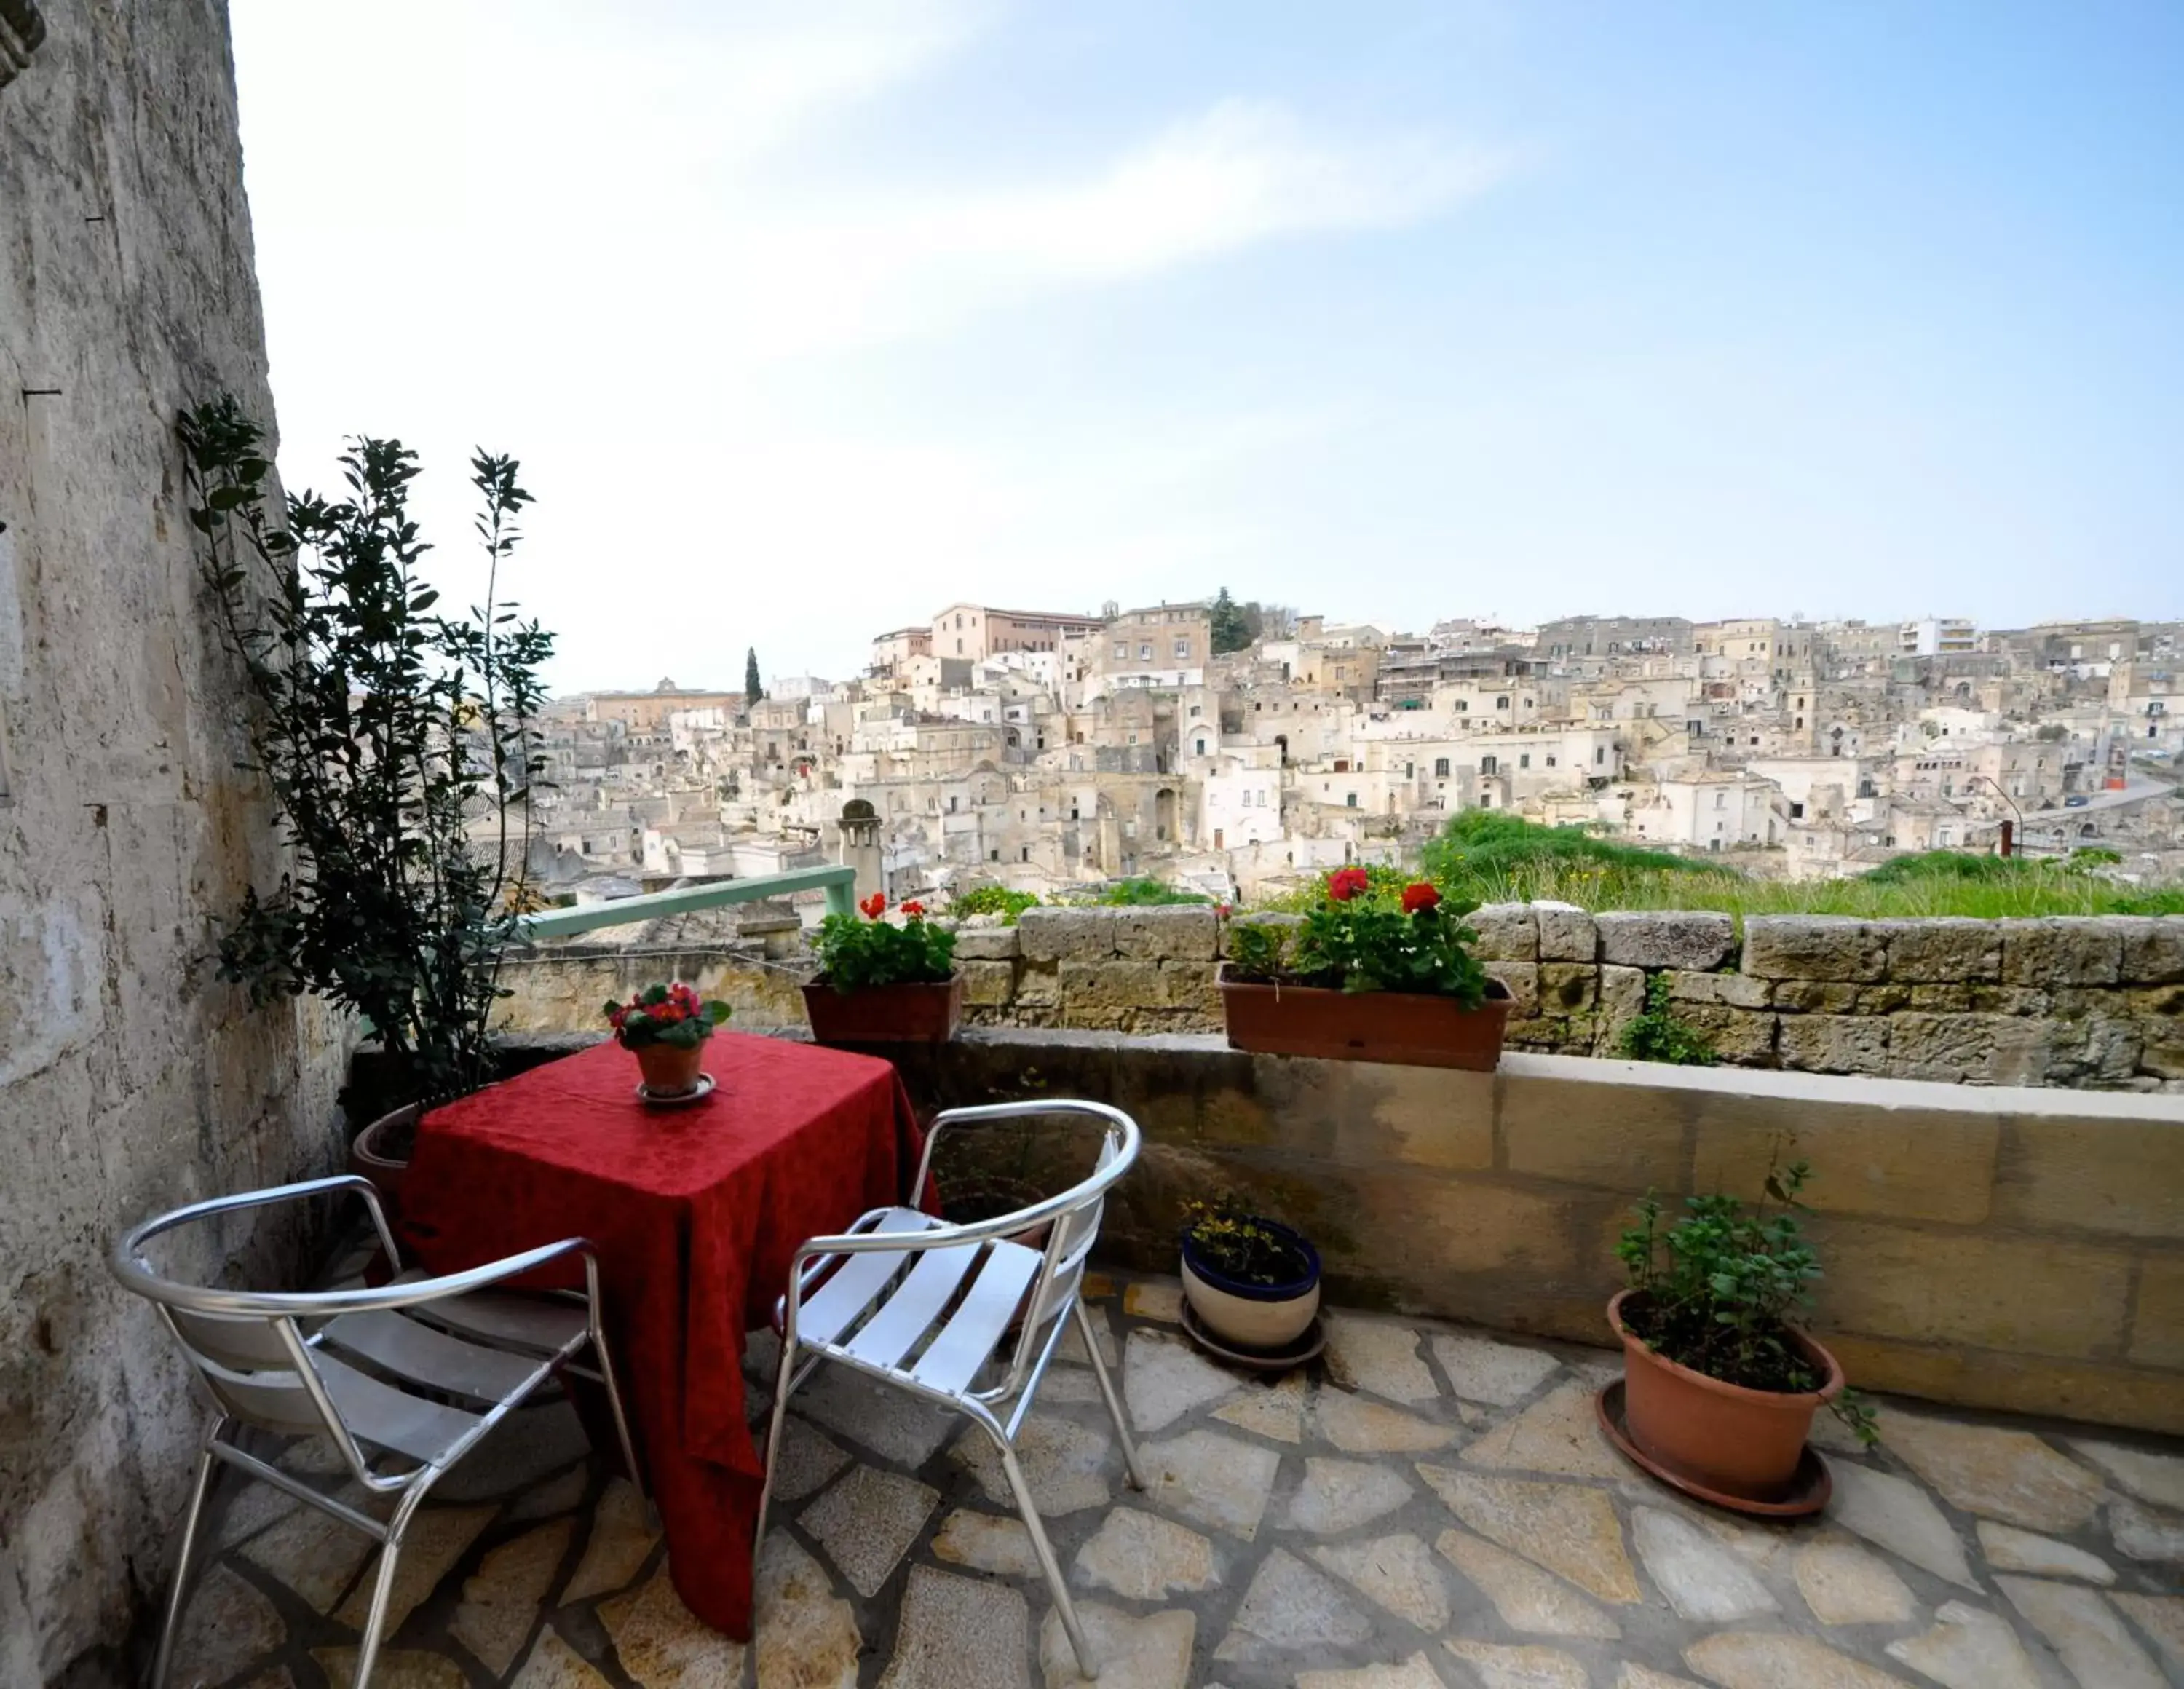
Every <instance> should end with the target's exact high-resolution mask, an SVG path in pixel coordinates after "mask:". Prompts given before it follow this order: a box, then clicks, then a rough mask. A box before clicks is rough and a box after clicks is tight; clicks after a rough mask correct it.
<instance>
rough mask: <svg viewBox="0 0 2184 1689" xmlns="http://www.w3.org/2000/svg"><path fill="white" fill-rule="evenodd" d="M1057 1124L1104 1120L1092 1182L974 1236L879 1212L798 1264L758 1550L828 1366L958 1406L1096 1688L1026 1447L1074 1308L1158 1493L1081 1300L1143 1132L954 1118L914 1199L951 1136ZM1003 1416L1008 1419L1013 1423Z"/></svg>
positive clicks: (939, 1128)
mask: <svg viewBox="0 0 2184 1689" xmlns="http://www.w3.org/2000/svg"><path fill="white" fill-rule="evenodd" d="M1049 1114H1073V1115H1089V1116H1090V1117H1092V1118H1095V1119H1098V1120H1101V1121H1104V1122H1106V1127H1107V1129H1106V1134H1105V1142H1104V1143H1103V1145H1102V1146H1101V1148H1100V1156H1099V1159H1098V1162H1096V1163H1095V1167H1094V1169H1093V1172H1092V1174H1091V1176H1090V1177H1089V1178H1088V1179H1085V1180H1084V1182H1083V1183H1082V1184H1080V1185H1076V1186H1075V1187H1073V1189H1071V1190H1065V1191H1063V1192H1062V1193H1061V1195H1060V1196H1050V1197H1048V1198H1047V1199H1046V1200H1045V1201H1041V1202H1035V1203H1034V1204H1033V1205H1032V1206H1031V1207H1028V1208H1024V1209H1022V1210H1020V1211H1019V1212H1016V1213H1013V1214H1004V1215H1002V1216H1000V1218H997V1219H991V1220H981V1221H979V1222H978V1224H975V1225H960V1226H959V1225H949V1224H945V1223H944V1222H942V1221H940V1220H938V1219H935V1218H933V1216H931V1215H929V1214H923V1213H920V1212H917V1211H916V1210H915V1209H912V1208H875V1209H873V1210H872V1212H870V1213H868V1214H866V1215H863V1216H862V1217H861V1218H859V1219H858V1221H857V1223H856V1224H855V1225H853V1226H852V1227H850V1230H849V1231H848V1232H847V1233H846V1234H845V1235H842V1236H839V1237H815V1238H813V1239H811V1240H809V1241H808V1242H806V1243H805V1244H804V1245H803V1246H802V1247H800V1248H799V1250H798V1251H796V1255H795V1258H794V1262H793V1263H791V1266H790V1269H789V1290H788V1295H787V1296H783V1298H782V1301H781V1304H780V1315H779V1322H778V1323H779V1324H780V1327H781V1338H782V1343H781V1363H780V1368H779V1372H778V1374H777V1377H776V1380H775V1383H774V1393H773V1419H772V1428H771V1430H770V1431H769V1433H768V1435H767V1439H766V1450H767V1458H766V1486H765V1488H764V1490H763V1491H761V1493H760V1498H759V1510H758V1534H757V1536H756V1538H755V1547H754V1552H756V1547H762V1546H763V1545H764V1543H765V1541H766V1510H767V1508H768V1507H769V1506H770V1505H771V1504H772V1499H773V1470H774V1461H773V1452H775V1451H777V1450H778V1449H779V1448H780V1447H781V1435H782V1423H783V1419H784V1418H785V1416H786V1415H787V1413H788V1398H789V1395H790V1393H791V1392H792V1391H794V1390H795V1388H796V1387H797V1386H798V1385H800V1384H802V1383H803V1382H804V1380H805V1379H807V1378H808V1377H810V1376H811V1373H812V1372H813V1371H814V1370H815V1369H816V1368H817V1367H818V1366H819V1364H820V1363H821V1362H822V1361H833V1362H836V1363H839V1364H840V1365H843V1366H846V1367H851V1368H855V1370H857V1371H858V1372H861V1373H862V1374H865V1375H866V1377H868V1378H872V1379H877V1380H880V1381H881V1382H883V1383H885V1384H890V1385H895V1386H896V1387H897V1388H899V1389H902V1390H906V1391H910V1392H911V1394H912V1395H914V1396H922V1397H923V1398H924V1399H925V1400H927V1401H928V1402H939V1403H940V1404H941V1405H942V1406H944V1407H953V1408H955V1409H956V1410H957V1411H958V1412H959V1413H963V1414H965V1415H967V1417H968V1418H969V1419H971V1420H972V1423H973V1424H977V1425H978V1428H979V1429H980V1430H983V1431H984V1432H985V1434H986V1435H988V1436H989V1437H991V1438H992V1439H993V1441H994V1444H995V1447H996V1448H997V1449H998V1450H999V1451H1000V1457H1001V1469H1002V1470H1003V1471H1004V1472H1005V1473H1006V1474H1008V1480H1009V1487H1010V1489H1011V1490H1012V1491H1014V1492H1015V1494H1016V1498H1017V1511H1018V1512H1019V1513H1022V1515H1023V1522H1024V1527H1025V1529H1026V1530H1028V1531H1029V1532H1030V1533H1031V1541H1032V1548H1033V1551H1034V1552H1035V1553H1036V1554H1037V1555H1038V1556H1039V1568H1040V1569H1041V1570H1042V1571H1044V1572H1045V1574H1046V1581H1047V1584H1048V1586H1049V1587H1050V1588H1051V1589H1052V1591H1054V1604H1055V1608H1056V1611H1057V1612H1058V1613H1060V1614H1061V1622H1062V1625H1063V1627H1064V1628H1065V1629H1066V1630H1067V1631H1068V1633H1069V1641H1070V1645H1071V1646H1072V1647H1073V1648H1074V1649H1075V1650H1076V1653H1077V1660H1078V1666H1079V1667H1080V1668H1081V1669H1082V1670H1083V1672H1084V1675H1085V1676H1087V1677H1095V1676H1097V1675H1099V1666H1098V1664H1097V1662H1096V1660H1095V1658H1094V1656H1093V1652H1092V1647H1091V1645H1090V1644H1089V1642H1087V1641H1086V1640H1085V1636H1084V1627H1083V1626H1082V1625H1079V1624H1078V1620H1077V1608H1076V1607H1075V1605H1074V1604H1073V1603H1072V1602H1071V1601H1070V1598H1069V1588H1068V1586H1067V1584H1066V1583H1065V1582H1064V1581H1063V1580H1062V1575H1061V1567H1060V1566H1059V1565H1058V1564H1056V1561H1055V1558H1054V1549H1053V1547H1052V1545H1051V1544H1050V1543H1049V1542H1048V1541H1047V1540H1046V1527H1045V1525H1043V1524H1042V1523H1041V1522H1040V1519H1039V1508H1037V1507H1036V1506H1035V1505H1034V1503H1033V1501H1032V1497H1031V1490H1030V1487H1029V1486H1028V1485H1027V1484H1026V1482H1025V1480H1024V1474H1023V1469H1022V1466H1021V1465H1020V1464H1018V1463H1017V1452H1016V1435H1017V1430H1018V1428H1019V1427H1020V1426H1021V1425H1022V1424H1023V1421H1024V1417H1025V1415H1026V1414H1028V1413H1029V1412H1030V1411H1031V1405H1032V1398H1033V1396H1034V1394H1035V1393H1036V1391H1038V1389H1039V1380H1040V1378H1041V1377H1042V1376H1044V1375H1045V1372H1046V1368H1047V1363H1048V1362H1049V1361H1050V1360H1051V1359H1052V1358H1053V1357H1054V1352H1055V1350H1056V1347H1058V1346H1060V1343H1061V1334H1062V1331H1063V1329H1064V1328H1065V1327H1066V1326H1067V1324H1068V1320H1069V1316H1070V1314H1071V1313H1072V1312H1074V1313H1075V1314H1076V1317H1077V1324H1078V1329H1079V1330H1080V1331H1081V1333H1082V1334H1083V1336H1084V1348H1085V1352H1086V1353H1087V1354H1088V1355H1089V1356H1090V1357H1091V1361H1092V1371H1093V1374H1094V1376H1095V1378H1097V1379H1098V1380H1099V1385H1100V1396H1101V1398H1102V1399H1103V1400H1105V1401H1106V1404H1107V1412H1108V1413H1109V1415H1110V1416H1111V1417H1112V1419H1114V1422H1115V1432H1116V1435H1117V1436H1119V1437H1120V1438H1121V1439H1122V1443H1123V1458H1124V1460H1125V1461H1126V1462H1127V1463H1128V1467H1129V1475H1130V1481H1131V1482H1132V1483H1133V1484H1134V1485H1135V1486H1137V1487H1138V1488H1139V1489H1140V1490H1142V1489H1144V1488H1145V1473H1144V1470H1143V1469H1142V1468H1141V1467H1140V1466H1139V1463H1138V1450H1137V1445H1136V1444H1135V1443H1134V1441H1132V1440H1131V1437H1130V1428H1129V1424H1128V1420H1127V1419H1125V1418H1124V1416H1123V1406H1122V1403H1121V1402H1120V1401H1119V1400H1118V1399H1117V1396H1116V1395H1115V1385H1114V1380H1112V1378H1110V1377H1109V1376H1108V1374H1107V1366H1106V1362H1105V1361H1103V1360H1102V1359H1101V1358H1100V1346H1099V1342H1098V1341H1097V1338H1096V1337H1095V1334H1094V1331H1093V1328H1092V1322H1091V1318H1090V1317H1089V1315H1088V1314H1087V1313H1085V1312H1084V1302H1083V1301H1082V1299H1081V1298H1080V1297H1079V1296H1078V1290H1079V1288H1080V1285H1081V1284H1082V1281H1083V1279H1084V1263H1085V1259H1086V1257H1089V1255H1090V1254H1091V1252H1092V1245H1093V1243H1094V1241H1095V1240H1096V1239H1097V1237H1098V1236H1099V1232H1100V1209H1101V1207H1102V1204H1103V1203H1104V1201H1105V1200H1106V1194H1107V1191H1108V1190H1109V1188H1110V1187H1111V1186H1112V1185H1114V1184H1115V1182H1116V1181H1117V1179H1121V1178H1122V1176H1123V1174H1124V1173H1128V1171H1129V1170H1130V1164H1131V1163H1132V1162H1134V1161H1136V1159H1137V1158H1138V1143H1139V1139H1138V1128H1137V1123H1136V1122H1134V1120H1132V1119H1131V1118H1130V1117H1129V1116H1128V1115H1127V1114H1125V1113H1123V1112H1122V1111H1121V1110H1120V1109H1118V1108H1110V1107H1108V1106H1106V1104H1105V1103H1098V1102H1073V1101H1039V1102H1003V1103H994V1104H990V1105H989V1106H985V1107H981V1108H955V1109H950V1110H948V1111H947V1112H944V1113H943V1114H941V1115H939V1117H938V1118H935V1119H934V1121H933V1127H932V1130H931V1131H930V1132H929V1133H928V1134H927V1136H926V1140H925V1153H924V1156H923V1157H922V1159H921V1161H920V1162H919V1163H918V1168H917V1183H916V1184H915V1185H912V1186H911V1190H912V1191H913V1192H917V1191H922V1190H924V1189H925V1188H926V1178H927V1174H928V1172H929V1171H930V1170H931V1168H932V1165H933V1150H934V1147H935V1146H937V1145H938V1144H939V1141H940V1139H941V1137H942V1135H943V1134H944V1133H946V1132H947V1131H948V1130H950V1129H951V1128H953V1127H956V1126H968V1125H977V1124H983V1123H987V1122H989V1121H995V1120H1014V1119H1021V1118H1025V1117H1027V1116H1034V1115H1049ZM913 1200H915V1198H914V1197H913ZM1040 1225H1045V1226H1046V1227H1047V1228H1048V1231H1047V1235H1046V1241H1045V1247H1044V1248H1043V1249H1038V1248H1031V1247H1028V1246H1025V1245H1023V1244H1021V1243H1016V1242H1011V1241H1010V1240H1011V1238H1013V1237H1016V1236H1017V1235H1021V1234H1022V1233H1024V1232H1027V1231H1029V1230H1031V1229H1033V1228H1034V1227H1037V1226H1040ZM1011 1329H1013V1330H1014V1333H1015V1335H1014V1340H1013V1342H1011V1341H1010V1338H1011ZM1005 1346H1006V1362H1005V1363H1003V1362H1002V1361H1001V1357H1002V1354H1003V1352H1004V1349H1005ZM807 1356H808V1357H809V1358H808V1359H805V1358H803V1357H807ZM799 1362H800V1364H799ZM997 1363H1000V1371H999V1372H998V1374H996V1373H995V1370H994V1368H995V1365H996V1364H997ZM982 1378H983V1379H984V1380H986V1381H985V1382H984V1383H983V1385H981V1380H982ZM1011 1404H1013V1406H1011ZM1003 1413H1006V1414H1007V1415H1008V1417H1007V1418H1006V1419H1002V1418H1001V1417H1000V1416H1001V1415H1002V1414H1003Z"/></svg>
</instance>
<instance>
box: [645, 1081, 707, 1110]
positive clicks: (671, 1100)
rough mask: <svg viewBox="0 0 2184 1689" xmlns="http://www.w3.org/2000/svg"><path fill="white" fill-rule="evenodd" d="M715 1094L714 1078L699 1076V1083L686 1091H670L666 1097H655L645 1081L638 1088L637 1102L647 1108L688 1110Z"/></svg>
mask: <svg viewBox="0 0 2184 1689" xmlns="http://www.w3.org/2000/svg"><path fill="white" fill-rule="evenodd" d="M712 1094H713V1076H712V1075H711V1074H710V1073H700V1074H699V1075H698V1083H697V1084H694V1085H693V1086H691V1087H690V1089H689V1090H686V1091H670V1092H669V1093H668V1094H667V1095H665V1096H660V1095H655V1093H654V1092H653V1091H651V1090H649V1089H648V1088H647V1087H646V1086H645V1085H644V1084H643V1081H641V1080H640V1081H639V1082H638V1087H637V1100H638V1101H639V1102H641V1103H643V1105H644V1106H646V1107H647V1108H688V1106H690V1105H691V1104H692V1103H694V1102H703V1101H705V1099H706V1098H707V1097H709V1096H710V1095H712Z"/></svg>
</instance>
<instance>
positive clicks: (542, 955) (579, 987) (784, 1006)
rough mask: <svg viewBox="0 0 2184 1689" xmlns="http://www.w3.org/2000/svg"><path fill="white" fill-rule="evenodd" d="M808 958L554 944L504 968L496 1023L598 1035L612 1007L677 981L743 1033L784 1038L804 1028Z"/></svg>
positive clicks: (721, 948)
mask: <svg viewBox="0 0 2184 1689" xmlns="http://www.w3.org/2000/svg"><path fill="white" fill-rule="evenodd" d="M813 967H814V964H813V963H812V962H811V960H810V958H809V957H808V956H799V957H798V958H796V959H795V960H794V961H791V962H788V963H786V964H783V963H776V962H769V961H768V960H767V958H766V956H765V955H764V954H763V953H762V951H761V950H760V946H759V945H742V944H739V945H718V944H716V945H688V946H683V947H679V948H667V949H658V948H652V947H649V946H648V947H644V948H633V949H620V948H617V947H616V946H615V945H541V946H539V947H538V948H537V949H535V950H521V951H518V952H516V953H515V954H514V955H513V956H510V957H509V959H508V960H506V961H504V962H503V963H502V964H501V970H500V983H501V985H502V987H503V989H505V990H507V991H508V992H509V994H510V995H509V996H508V997H507V998H506V999H505V1000H504V1001H503V1002H502V1004H501V1006H500V1008H499V1010H498V1011H497V1012H496V1013H495V1014H494V1017H493V1024H494V1026H495V1027H496V1028H499V1030H501V1031H503V1032H509V1033H560V1032H566V1033H598V1034H604V1032H605V1031H606V1030H607V1024H606V1019H605V1017H604V1013H603V1012H602V1011H603V1009H604V1005H605V1004H606V1003H607V1002H609V1001H616V1002H627V1001H628V1000H629V997H630V994H631V993H632V992H634V991H638V990H640V989H643V987H645V986H647V985H650V984H655V983H657V982H660V981H663V980H670V979H680V980H682V981H684V982H685V983H686V984H688V985H690V986H691V987H692V989H694V990H696V992H697V993H698V995H699V996H701V997H718V998H720V999H721V1000H723V1001H726V1002H727V1004H728V1005H729V1006H731V1007H732V1008H733V1010H734V1011H735V1013H734V1015H733V1017H732V1018H731V1020H730V1022H729V1024H730V1025H731V1026H733V1027H734V1028H736V1029H737V1030H738V1031H739V1032H780V1031H785V1030H788V1029H791V1028H798V1027H801V1026H803V1025H804V1024H805V1020H804V998H803V996H802V995H801V994H800V993H799V990H798V989H797V988H798V986H799V984H800V983H801V982H802V981H803V979H804V978H806V977H807V976H808V975H809V974H810V973H811V972H812V971H813Z"/></svg>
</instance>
